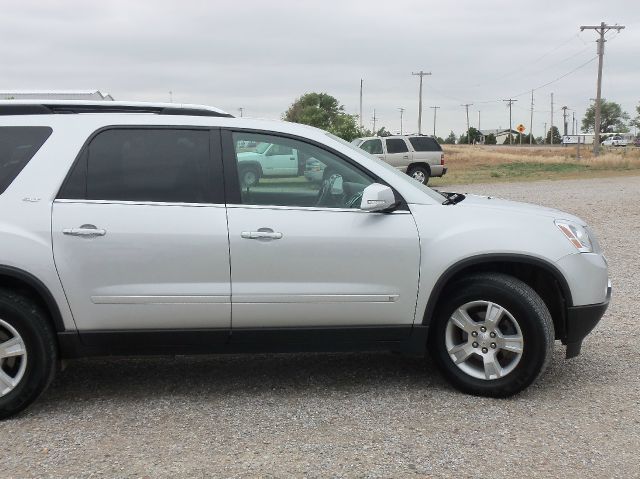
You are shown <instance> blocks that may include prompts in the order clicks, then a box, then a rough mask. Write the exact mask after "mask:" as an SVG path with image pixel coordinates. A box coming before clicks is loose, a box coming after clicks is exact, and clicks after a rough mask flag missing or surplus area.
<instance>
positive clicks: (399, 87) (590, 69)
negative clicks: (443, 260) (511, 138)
mask: <svg viewBox="0 0 640 479" xmlns="http://www.w3.org/2000/svg"><path fill="white" fill-rule="evenodd" d="M378 5H379V7H378ZM0 8H1V11H2V16H1V17H0V58H2V63H0V90H8V89H23V90H24V89H92V88H96V89H100V90H102V91H106V92H109V93H111V94H112V95H114V96H115V98H116V99H119V100H152V101H168V98H169V94H168V92H169V90H172V91H173V92H174V93H173V98H174V101H176V102H186V103H187V102H188V103H205V104H211V105H215V106H218V107H221V108H223V109H226V110H227V111H229V112H230V113H232V114H235V115H237V114H238V107H244V108H245V111H246V114H247V115H249V116H255V117H264V118H279V117H280V116H281V115H282V113H283V112H284V111H285V110H286V109H287V107H288V106H289V105H290V104H291V102H292V101H293V100H294V99H295V98H296V97H298V96H300V95H301V94H303V93H305V92H310V91H324V92H327V93H330V94H331V95H334V96H335V97H337V98H338V100H339V101H340V102H341V103H342V104H344V106H345V109H346V111H347V112H349V113H357V110H358V90H359V83H360V78H363V79H364V115H363V116H364V119H365V125H367V126H369V127H371V121H370V119H371V116H372V112H373V109H374V108H375V109H376V112H377V116H378V117H379V121H378V125H385V126H387V128H389V129H391V130H393V131H395V130H398V129H399V125H400V114H399V111H398V108H399V107H404V108H406V111H405V123H404V129H405V132H406V131H416V130H417V111H418V105H417V103H418V102H417V96H418V79H417V77H413V76H411V72H412V71H419V70H420V69H423V70H425V71H431V72H432V73H433V76H431V77H425V90H424V113H423V130H424V131H426V132H432V129H433V114H432V113H433V110H431V109H429V108H428V107H429V106H432V105H438V106H440V107H441V108H440V110H438V121H437V134H438V135H440V136H446V135H447V134H448V133H449V131H450V130H454V131H455V132H456V134H459V133H461V132H463V131H464V130H465V128H466V122H465V114H464V108H462V107H461V106H460V104H461V103H474V105H473V106H472V107H471V108H470V122H471V125H472V126H477V122H478V113H477V111H478V110H481V112H482V113H481V119H482V128H497V127H507V126H508V123H509V116H508V109H507V108H506V107H505V105H504V104H503V103H502V102H501V101H495V100H500V99H503V98H509V97H512V98H516V99H517V100H518V102H517V103H516V104H515V105H514V108H513V124H514V126H515V125H516V124H518V123H520V122H522V123H524V124H525V125H526V126H527V127H528V126H529V106H530V93H527V92H528V91H530V90H531V89H532V88H536V87H538V86H541V85H543V84H545V83H547V82H550V81H552V80H554V79H556V78H558V77H560V76H562V75H564V74H565V73H568V72H569V71H571V70H573V69H575V68H576V67H578V66H580V65H582V64H584V63H585V62H588V61H589V60H590V59H592V58H594V57H595V55H596V45H595V43H594V41H595V38H596V35H595V32H593V31H585V32H583V33H579V28H578V27H579V26H580V25H581V24H599V23H600V22H601V21H606V22H608V23H612V24H613V23H619V24H622V25H626V27H627V28H626V29H625V30H623V31H622V32H621V33H620V34H619V35H617V34H615V33H613V32H611V33H610V34H609V41H608V42H607V44H606V54H605V73H604V84H603V96H604V97H606V98H607V99H610V100H615V101H617V102H619V103H622V105H623V107H624V109H625V110H626V111H627V112H629V113H630V114H632V115H634V114H635V106H636V105H637V104H638V102H639V101H640V88H639V85H640V76H639V73H640V63H638V49H639V47H640V1H638V0H610V1H608V2H603V1H591V0H565V1H557V0H553V1H549V0H537V1H535V2H506V1H496V0H485V1H484V2H478V1H468V0H460V1H455V2H454V1H449V2H444V1H438V2H434V1H413V0H396V1H394V2H384V3H383V2H379V3H376V2H375V1H371V0H369V1H366V2H365V1H349V0H342V1H333V0H324V1H315V0H313V1H312V0H308V1H301V0H284V1H273V0H272V1H257V0H242V1H233V2H231V1H195V0H182V1H172V0H171V1H170V0H155V1H135V2H134V1H131V0H129V1H119V0H117V1H109V0H106V1H101V2H91V1H86V0H85V1H64V0H63V1H56V2H45V1H44V0H42V1H31V0H21V1H20V2H17V1H12V2H8V1H5V0H0ZM596 70H597V62H596V61H593V62H591V63H589V64H587V65H586V66H584V67H583V68H581V69H579V70H577V71H576V72H575V73H573V74H571V75H569V76H567V77H566V78H564V79H562V80H560V81H558V82H556V83H554V84H552V85H550V86H547V87H543V88H541V89H539V90H537V91H536V92H535V102H536V106H535V110H536V112H535V114H534V125H533V128H534V134H536V135H537V136H538V135H541V134H542V128H543V123H544V122H549V121H550V113H549V110H550V106H549V102H550V98H549V94H550V93H551V92H554V94H555V105H556V106H555V109H556V111H557V112H558V113H556V114H555V122H554V124H556V125H560V124H561V111H560V107H562V106H563V105H567V106H568V107H569V108H571V109H572V110H573V111H575V114H576V116H577V117H580V118H581V117H582V115H583V114H584V111H585V109H586V107H587V106H588V104H589V98H591V97H594V96H595V84H596ZM523 92H524V94H523V95H519V94H521V93H523ZM514 95H519V96H514ZM492 100H493V101H492Z"/></svg>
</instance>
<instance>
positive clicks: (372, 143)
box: [360, 140, 382, 155]
mask: <svg viewBox="0 0 640 479" xmlns="http://www.w3.org/2000/svg"><path fill="white" fill-rule="evenodd" d="M360 148H362V149H363V150H364V151H366V152H367V153H371V154H372V155H382V140H367V141H365V142H363V143H362V145H360Z"/></svg>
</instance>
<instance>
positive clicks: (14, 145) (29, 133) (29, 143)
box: [0, 126, 52, 194]
mask: <svg viewBox="0 0 640 479" xmlns="http://www.w3.org/2000/svg"><path fill="white" fill-rule="evenodd" d="M51 132H52V130H51V128H49V127H46V126H2V127H0V194H2V193H4V191H5V190H6V189H7V188H8V187H9V185H10V184H11V183H12V182H13V180H15V179H16V177H17V176H18V174H19V173H20V172H21V171H22V169H23V168H24V167H25V166H26V165H27V163H29V161H30V160H31V158H33V156H34V155H35V154H36V153H37V152H38V150H39V149H40V147H41V146H42V145H43V144H44V142H45V141H47V138H49V136H50V135H51Z"/></svg>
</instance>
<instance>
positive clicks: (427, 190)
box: [326, 133, 448, 203]
mask: <svg viewBox="0 0 640 479" xmlns="http://www.w3.org/2000/svg"><path fill="white" fill-rule="evenodd" d="M326 135H327V136H328V137H329V138H331V139H332V140H335V141H337V142H339V143H341V144H342V145H345V146H348V147H349V148H350V149H352V150H353V151H355V152H356V153H358V154H359V155H363V156H366V157H367V158H369V159H370V160H372V161H374V162H376V163H377V164H378V165H380V166H382V167H383V168H386V169H387V170H389V172H393V174H395V175H396V176H398V177H402V179H403V180H408V179H409V177H408V176H407V175H406V174H404V173H402V172H401V171H400V170H398V169H396V168H394V167H393V166H391V165H389V164H388V163H385V162H384V161H382V160H380V159H379V158H377V157H376V156H373V155H371V154H369V153H367V152H366V151H364V150H363V149H361V148H358V147H357V146H355V145H354V144H352V143H349V142H348V141H345V140H343V139H342V138H340V137H337V136H336V135H334V134H332V133H326ZM411 181H414V182H415V184H413V183H412V184H413V186H417V187H418V188H420V189H421V190H422V191H424V192H425V193H426V194H427V195H429V197H431V198H433V199H434V200H436V201H439V202H441V203H442V201H444V200H447V199H448V198H447V196H445V195H443V194H442V193H440V192H439V191H437V190H434V189H433V188H429V187H428V186H427V185H423V184H422V183H420V182H418V181H415V180H411Z"/></svg>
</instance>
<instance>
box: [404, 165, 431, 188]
mask: <svg viewBox="0 0 640 479" xmlns="http://www.w3.org/2000/svg"><path fill="white" fill-rule="evenodd" d="M407 175H409V176H410V177H411V178H413V179H414V180H416V181H419V182H420V183H422V184H423V185H426V184H427V183H429V176H431V172H430V171H429V168H427V167H426V166H421V165H415V166H411V167H409V170H408V171H407Z"/></svg>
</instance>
